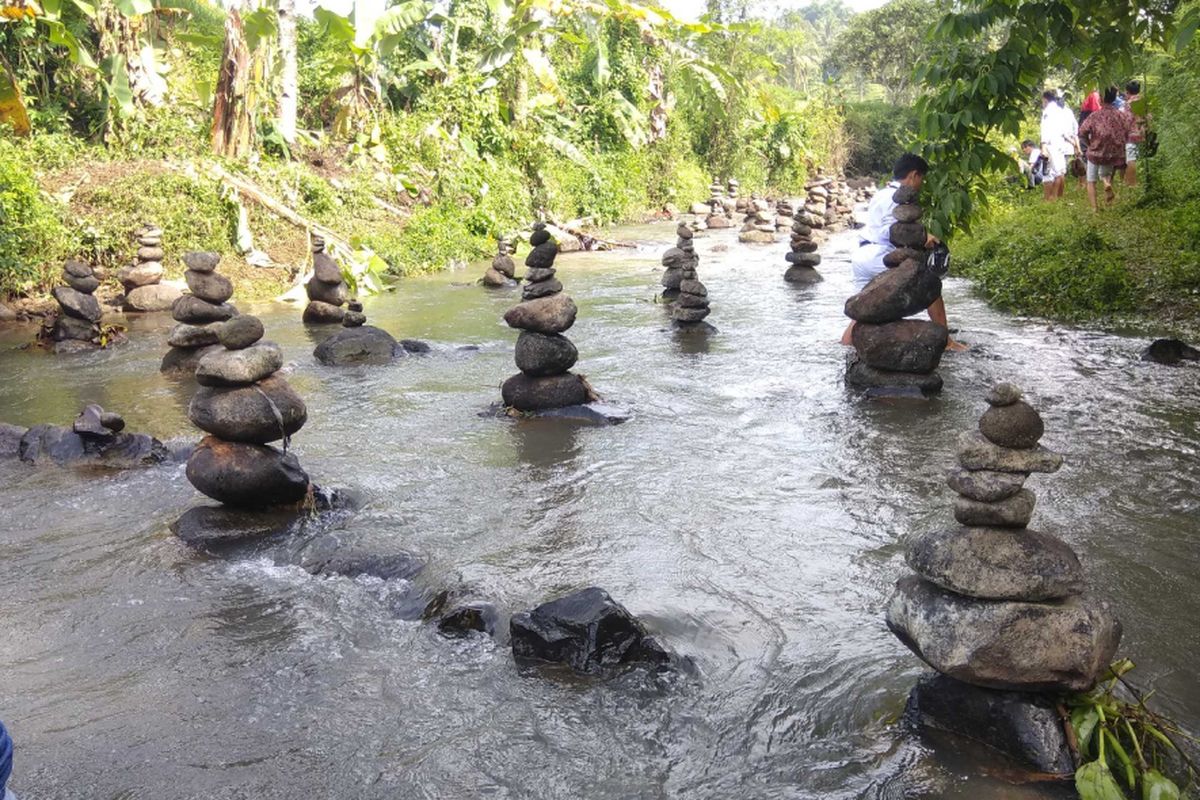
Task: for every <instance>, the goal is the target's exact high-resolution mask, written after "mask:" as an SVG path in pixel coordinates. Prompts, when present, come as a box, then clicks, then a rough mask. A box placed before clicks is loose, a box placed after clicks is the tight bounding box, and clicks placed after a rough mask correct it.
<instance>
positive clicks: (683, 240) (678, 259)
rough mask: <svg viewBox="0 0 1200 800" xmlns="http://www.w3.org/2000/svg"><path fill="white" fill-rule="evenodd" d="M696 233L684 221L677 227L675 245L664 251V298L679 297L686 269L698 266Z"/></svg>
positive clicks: (672, 300) (672, 299)
mask: <svg viewBox="0 0 1200 800" xmlns="http://www.w3.org/2000/svg"><path fill="white" fill-rule="evenodd" d="M694 235H695V234H694V233H693V232H692V229H691V228H689V227H688V226H687V225H684V224H683V223H680V224H679V227H677V228H676V229H675V246H674V247H672V248H671V249H669V250H667V252H665V253H663V257H662V264H663V266H664V267H666V271H664V272H663V276H662V286H663V291H662V298H663V300H666V301H668V302H674V301H675V299H676V298H677V297H679V286H680V284H681V283H683V280H684V271H685V270H687V269H691V270H693V271H694V270H695V268H696V262H697V260H698V259H697V258H696V247H695V244H694V243H693V241H692V237H693V236H694Z"/></svg>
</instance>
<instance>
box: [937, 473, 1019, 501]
mask: <svg viewBox="0 0 1200 800" xmlns="http://www.w3.org/2000/svg"><path fill="white" fill-rule="evenodd" d="M1027 477H1029V476H1028V475H1027V474H1026V473H1024V472H993V471H991V470H987V469H980V470H974V471H972V470H969V469H962V468H961V467H956V468H954V469H951V470H950V471H949V472H948V473H947V475H946V484H947V485H948V486H949V487H950V488H951V489H953V490H954V491H956V492H958V493H959V494H960V495H963V496H964V497H969V498H970V499H972V500H978V501H980V502H982V503H994V502H996V501H997V500H1004V499H1006V498H1009V497H1012V496H1013V495H1014V494H1016V493H1017V492H1019V491H1020V490H1021V487H1022V486H1024V485H1025V479H1026V478H1027Z"/></svg>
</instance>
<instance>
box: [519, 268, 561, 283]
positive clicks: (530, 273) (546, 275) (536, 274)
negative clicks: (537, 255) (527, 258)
mask: <svg viewBox="0 0 1200 800" xmlns="http://www.w3.org/2000/svg"><path fill="white" fill-rule="evenodd" d="M557 272H558V270H556V269H555V268H554V267H547V268H546V269H537V268H534V267H530V268H529V269H527V270H525V280H526V281H528V282H529V283H538V282H539V281H548V280H550V279H551V278H553V277H554V275H555V273H557Z"/></svg>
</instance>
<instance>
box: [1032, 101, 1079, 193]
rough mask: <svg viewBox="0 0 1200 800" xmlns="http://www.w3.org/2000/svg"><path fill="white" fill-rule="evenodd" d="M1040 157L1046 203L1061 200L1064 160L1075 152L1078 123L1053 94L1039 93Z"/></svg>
mask: <svg viewBox="0 0 1200 800" xmlns="http://www.w3.org/2000/svg"><path fill="white" fill-rule="evenodd" d="M1041 140H1042V148H1041V149H1042V155H1044V156H1046V176H1045V180H1044V181H1043V182H1042V188H1043V190H1044V193H1045V198H1046V199H1047V200H1054V199H1056V198H1059V197H1062V196H1063V189H1064V188H1066V185H1067V158H1068V157H1069V156H1071V155H1072V154H1077V153H1078V152H1079V123H1078V122H1077V121H1076V120H1075V115H1074V114H1073V113H1071V110H1070V109H1069V108H1066V107H1065V106H1063V105H1062V104H1061V103H1060V101H1059V99H1058V95H1057V94H1055V92H1054V91H1053V90H1049V89H1048V90H1046V91H1044V92H1042V130H1041Z"/></svg>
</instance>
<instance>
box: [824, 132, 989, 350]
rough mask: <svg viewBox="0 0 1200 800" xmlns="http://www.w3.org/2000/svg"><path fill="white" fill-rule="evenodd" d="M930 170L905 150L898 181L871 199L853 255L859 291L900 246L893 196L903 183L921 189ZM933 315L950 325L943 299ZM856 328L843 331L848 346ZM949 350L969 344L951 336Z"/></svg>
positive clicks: (928, 242)
mask: <svg viewBox="0 0 1200 800" xmlns="http://www.w3.org/2000/svg"><path fill="white" fill-rule="evenodd" d="M928 172H929V164H928V163H927V162H926V161H925V159H923V158H921V157H920V156H919V155H916V154H915V153H905V154H904V155H902V156H900V158H899V159H898V160H897V161H896V166H895V167H894V168H893V169H892V177H893V178H894V180H893V181H892V182H891V183H889V184H888V185H887V186H886V187H884V188H883V189H881V190H879V191H878V192H876V193H875V196H874V197H872V198H871V202H870V204H869V205H868V206H867V224H866V225H865V226H863V228H862V229H861V230H859V232H858V249H857V250H855V251H854V254H853V255H852V256H851V257H850V264H851V267H852V269H853V278H854V291H855V292H861V291H862V290H863V289H864V288H865V287H866V285H867V284H868V283H870V282H871V280H872V279H873V278H874V277H875V276H876V275H879V274H881V273H883V272H886V271H887V266H886V265H884V263H883V257H884V256H886V255H887V254H888V253H890V252H892V251H893V250H895V249H896V246H895V245H894V244H892V238H891V227H892V224H893V223H895V222H896V218H895V216H893V214H892V212H893V211H895V209H896V202H895V200H894V199H893V196H894V195H895V194H896V190H897V189H899V188H900V187H901V186H909V187H911V188H912V189H914V190H916V191H920V190H921V185H922V184H923V183H924V182H925V175H926V174H927V173H928ZM939 243H940V242H939V240H938V238H937V237H936V236H934V235H933V234H929V235H928V236H927V238H926V239H925V247H926V248H930V247H933V246H934V245H936V244H939ZM929 318H930V319H931V320H933V321H934V322H936V323H937V324H939V325H941V326H942V327H948V325H947V322H946V302H945V301H944V300H943V299H942V298H940V297H939V298H938V299H937V300H934V301H933V305H931V306H930V307H929ZM853 330H854V322H851V323H850V325H849V326H848V327H847V328H846V332H845V333H843V334H842V344H844V345H847V346H849V345H852V344H853V343H852V341H851V339H850V333H851V331H853ZM946 349H947V350H965V349H966V345H963V344H960V343H958V342H956V341H954V340H953V339H951V340H950V341H949V342H948V343H947V344H946Z"/></svg>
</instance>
